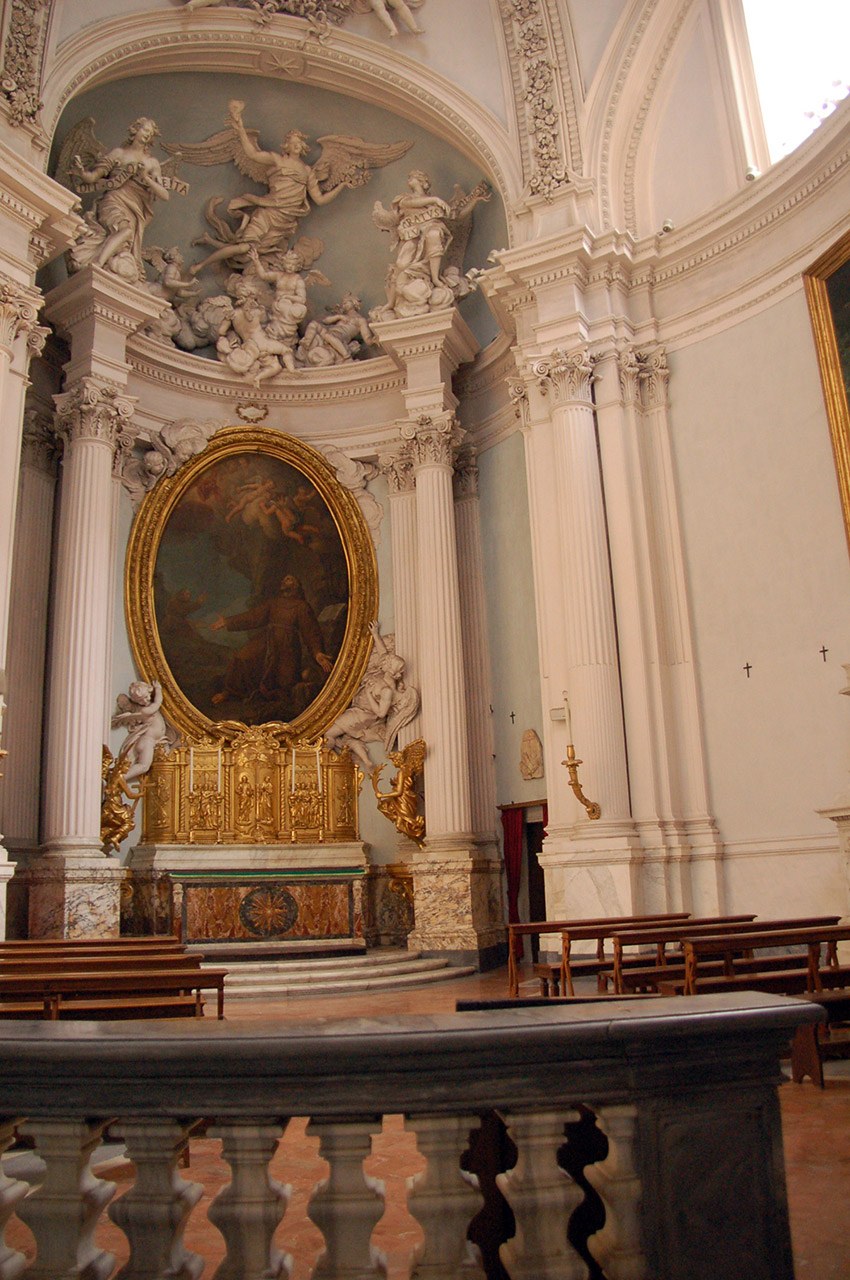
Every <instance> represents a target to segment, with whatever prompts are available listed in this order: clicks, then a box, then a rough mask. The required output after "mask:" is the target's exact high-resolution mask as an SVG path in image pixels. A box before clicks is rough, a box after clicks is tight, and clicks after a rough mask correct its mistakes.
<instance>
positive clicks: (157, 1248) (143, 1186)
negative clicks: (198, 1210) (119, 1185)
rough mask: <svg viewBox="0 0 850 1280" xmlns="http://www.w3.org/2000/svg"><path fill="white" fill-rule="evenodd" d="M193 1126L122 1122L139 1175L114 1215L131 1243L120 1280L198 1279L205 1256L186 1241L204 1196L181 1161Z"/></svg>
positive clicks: (112, 1209)
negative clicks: (188, 1222) (183, 1175)
mask: <svg viewBox="0 0 850 1280" xmlns="http://www.w3.org/2000/svg"><path fill="white" fill-rule="evenodd" d="M194 1127H195V1125H194V1123H193V1124H189V1125H186V1124H181V1123H179V1122H178V1121H176V1120H159V1119H151V1120H124V1121H122V1122H121V1124H120V1126H118V1129H119V1132H120V1135H121V1137H122V1138H123V1139H124V1142H125V1144H126V1147H127V1156H128V1158H129V1159H130V1160H132V1161H133V1164H134V1165H135V1166H136V1179H135V1182H134V1183H133V1185H132V1187H130V1189H129V1191H127V1193H126V1194H125V1195H123V1196H122V1197H121V1199H120V1200H116V1202H115V1203H114V1204H113V1205H110V1207H109V1216H110V1218H111V1219H112V1221H113V1222H114V1223H116V1224H117V1225H118V1226H119V1227H120V1228H121V1230H122V1231H123V1232H124V1234H125V1235H126V1237H127V1239H128V1240H129V1242H130V1257H129V1260H128V1261H127V1263H126V1265H125V1266H123V1267H122V1268H121V1270H120V1271H119V1272H118V1275H117V1276H116V1277H115V1280H166V1277H167V1280H197V1277H198V1276H199V1275H200V1274H201V1272H202V1271H203V1269H204V1260H203V1258H201V1257H199V1256H198V1254H196V1253H190V1251H189V1250H188V1249H187V1248H186V1246H185V1245H184V1244H183V1229H184V1227H185V1225H186V1219H187V1218H188V1217H189V1214H190V1213H191V1211H192V1209H193V1208H194V1207H195V1205H196V1204H197V1203H198V1201H199V1200H200V1198H201V1196H202V1194H203V1190H204V1189H203V1187H202V1186H201V1184H200V1183H199V1182H185V1181H184V1180H183V1178H181V1176H180V1174H179V1173H178V1171H177V1161H178V1159H179V1157H180V1155H181V1154H182V1152H183V1151H184V1150H185V1148H186V1143H187V1142H188V1140H189V1135H190V1133H191V1132H192V1129H193V1128H194Z"/></svg>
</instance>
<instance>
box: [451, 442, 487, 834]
mask: <svg viewBox="0 0 850 1280" xmlns="http://www.w3.org/2000/svg"><path fill="white" fill-rule="evenodd" d="M454 491H455V528H456V532H457V563H458V579H459V586H460V613H461V637H462V642H463V669H464V674H465V676H466V713H467V733H468V750H467V755H468V760H469V799H470V808H471V814H472V829H473V831H474V832H475V834H476V836H477V837H478V838H479V839H480V840H481V841H482V842H483V844H484V845H485V847H487V846H489V849H490V851H492V852H495V826H496V782H495V776H494V773H493V722H492V719H491V716H490V698H491V679H490V655H489V651H488V647H487V616H486V605H485V600H484V563H483V556H482V550H481V509H480V501H479V496H478V467H477V466H476V463H475V456H474V453H473V451H472V449H469V448H464V449H462V450H461V453H460V456H459V457H458V460H457V462H456V464H455V476H454Z"/></svg>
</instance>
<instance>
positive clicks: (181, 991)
mask: <svg viewBox="0 0 850 1280" xmlns="http://www.w3.org/2000/svg"><path fill="white" fill-rule="evenodd" d="M226 974H227V970H225V969H205V970H200V969H197V968H191V967H184V968H168V967H150V966H148V967H147V968H144V969H138V968H130V969H121V968H101V969H97V968H92V967H88V968H87V967H85V966H84V967H82V968H76V967H75V968H74V969H72V970H67V971H66V970H63V969H62V968H61V967H54V968H52V969H47V970H45V971H43V972H40V973H32V972H17V973H9V972H6V971H2V970H0V1003H8V1004H14V1003H17V1002H19V1001H21V1000H24V1001H27V1000H29V1001H33V1000H42V999H44V998H45V997H48V996H49V997H56V998H57V1006H56V1016H57V1017H59V1018H67V1017H93V1016H95V1017H110V1016H111V1017H138V1016H140V1014H144V1013H147V1015H148V1016H157V1013H158V1011H159V1012H160V1016H168V1015H169V1013H171V1014H172V1015H173V1013H174V1012H182V1013H183V1014H185V1015H191V1014H193V1015H194V1016H196V1017H201V1016H202V1014H203V999H202V997H201V992H202V991H204V990H215V991H216V992H217V995H218V1017H219V1018H223V1017H224V979H225V977H226Z"/></svg>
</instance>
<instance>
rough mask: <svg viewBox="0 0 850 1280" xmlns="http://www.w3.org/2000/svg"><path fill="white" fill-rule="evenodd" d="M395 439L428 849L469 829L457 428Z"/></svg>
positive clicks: (420, 429) (429, 423)
mask: <svg viewBox="0 0 850 1280" xmlns="http://www.w3.org/2000/svg"><path fill="white" fill-rule="evenodd" d="M402 435H403V436H405V437H406V438H407V439H408V440H409V442H410V447H411V454H412V457H413V467H414V473H415V476H416V527H417V563H418V566H419V619H420V632H419V637H420V653H419V663H420V672H421V680H422V690H421V692H422V723H423V728H424V731H425V739H426V742H427V743H428V756H427V758H426V762H425V784H426V788H427V801H428V810H427V814H428V819H427V820H428V848H429V849H434V850H436V849H437V848H440V849H444V848H454V847H455V846H457V845H458V843H459V842H460V844H461V845H462V844H464V843H466V842H468V841H469V837H470V834H471V831H472V814H471V808H470V802H469V766H468V762H467V758H466V741H467V718H466V695H465V691H464V679H463V647H462V641H461V623H460V598H459V588H458V570H457V550H456V547H457V542H456V535H455V519H454V502H453V497H452V468H453V448H454V445H455V443H456V442H457V427H456V425H455V422H454V418H453V417H452V416H450V415H444V416H443V417H442V418H439V419H434V418H423V419H421V420H420V421H419V422H418V423H411V424H408V425H406V426H405V427H403V428H402Z"/></svg>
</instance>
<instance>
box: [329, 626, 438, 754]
mask: <svg viewBox="0 0 850 1280" xmlns="http://www.w3.org/2000/svg"><path fill="white" fill-rule="evenodd" d="M369 631H370V633H371V636H372V640H373V647H372V653H371V656H370V658H369V664H368V666H367V667H366V674H365V675H364V677H363V679H362V680H361V681H360V685H359V687H358V689H357V692H356V693H355V695H354V697H353V699H352V701H351V706H350V707H348V708H347V710H345V711H343V712H342V714H341V715H339V716H337V718H336V720H335V721H334V722H333V724H332V725H331V726H330V728H329V729H327V730H326V731H325V737H326V739H327V743H328V746H329V747H331V749H332V750H334V751H340V750H341V749H342V748H343V747H348V748H349V750H350V751H351V754H352V755H353V756H354V757H355V759H356V760H357V762H358V764H359V765H361V767H362V768H363V770H364V771H365V772H366V773H371V772H372V770H373V769H374V767H375V766H374V765H373V763H372V761H371V759H370V757H369V752H368V750H367V743H369V742H380V743H382V744H383V746H384V748H385V749H386V750H387V751H391V750H392V748H393V746H394V745H395V741H396V738H397V737H398V734H399V731H400V730H401V729H403V728H404V726H405V725H406V724H410V722H411V720H412V719H413V718H414V716H415V715H416V713H417V711H418V710H419V690H418V689H414V687H413V686H412V685H408V684H405V682H404V669H405V663H404V658H402V657H400V656H399V655H398V654H397V653H396V652H395V650H394V649H393V648H391V647H390V645H389V644H388V643H387V640H385V639H384V637H382V636H381V633H380V630H379V628H378V624H377V622H370V623H369Z"/></svg>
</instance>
